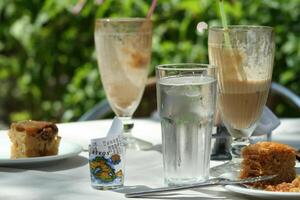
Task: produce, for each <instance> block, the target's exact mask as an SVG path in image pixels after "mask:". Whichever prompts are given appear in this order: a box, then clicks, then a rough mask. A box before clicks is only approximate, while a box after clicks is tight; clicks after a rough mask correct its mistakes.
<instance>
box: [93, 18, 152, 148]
mask: <svg viewBox="0 0 300 200" xmlns="http://www.w3.org/2000/svg"><path fill="white" fill-rule="evenodd" d="M94 36H95V44H96V53H97V60H98V66H99V70H100V75H101V81H102V84H103V87H104V90H105V93H106V96H107V99H108V101H109V103H110V106H111V107H112V109H113V111H114V113H115V114H116V115H117V116H118V117H120V119H121V120H122V121H123V124H124V135H125V136H126V141H127V148H130V149H136V150H140V149H147V148H150V147H151V144H150V143H148V142H145V141H142V140H139V139H137V138H134V137H132V134H131V129H132V128H133V122H132V121H131V117H132V115H133V113H134V111H135V110H136V108H137V106H138V105H139V103H140V101H141V98H142V95H143V92H144V88H145V85H146V81H147V76H148V71H149V67H150V61H151V47H152V22H151V20H149V19H146V18H117V19H110V18H107V19H97V21H96V26H95V35H94Z"/></svg>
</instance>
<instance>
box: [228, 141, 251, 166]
mask: <svg viewBox="0 0 300 200" xmlns="http://www.w3.org/2000/svg"><path fill="white" fill-rule="evenodd" d="M249 144H250V141H249V138H248V137H242V138H234V139H233V141H232V144H231V152H232V159H233V161H234V160H238V159H241V151H242V148H243V147H245V146H247V145H249Z"/></svg>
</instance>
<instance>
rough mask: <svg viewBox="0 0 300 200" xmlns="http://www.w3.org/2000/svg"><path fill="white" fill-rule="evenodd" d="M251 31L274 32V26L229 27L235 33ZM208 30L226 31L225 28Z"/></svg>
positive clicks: (219, 27)
mask: <svg viewBox="0 0 300 200" xmlns="http://www.w3.org/2000/svg"><path fill="white" fill-rule="evenodd" d="M250 29H252V30H253V29H254V30H271V31H272V30H274V27H272V26H261V25H228V29H227V30H229V31H230V30H234V31H248V30H250ZM208 30H212V31H225V28H224V27H223V26H212V27H209V28H208Z"/></svg>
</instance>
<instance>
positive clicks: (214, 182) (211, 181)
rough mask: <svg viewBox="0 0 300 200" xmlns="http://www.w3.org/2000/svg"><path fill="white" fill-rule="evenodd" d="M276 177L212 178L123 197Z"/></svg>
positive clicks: (135, 196) (253, 181) (252, 181)
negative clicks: (202, 181)
mask: <svg viewBox="0 0 300 200" xmlns="http://www.w3.org/2000/svg"><path fill="white" fill-rule="evenodd" d="M276 176H277V175H272V176H258V177H254V178H246V179H239V180H230V179H227V178H212V179H209V180H208V181H206V182H204V183H195V184H191V185H184V186H174V187H161V188H154V189H149V190H144V191H139V192H129V193H126V194H125V197H127V198H137V197H143V196H149V195H152V194H155V195H157V194H160V193H165V192H171V191H178V190H186V189H192V188H200V187H206V186H213V185H236V184H245V183H255V182H258V181H265V180H269V179H272V178H275V177H276Z"/></svg>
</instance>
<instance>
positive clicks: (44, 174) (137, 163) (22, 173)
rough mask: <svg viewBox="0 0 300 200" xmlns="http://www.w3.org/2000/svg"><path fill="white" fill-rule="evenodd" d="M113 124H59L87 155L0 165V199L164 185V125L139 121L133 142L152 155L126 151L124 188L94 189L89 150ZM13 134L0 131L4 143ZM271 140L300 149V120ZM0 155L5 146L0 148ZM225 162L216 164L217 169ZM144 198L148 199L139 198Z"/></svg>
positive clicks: (105, 195) (113, 198) (68, 198)
mask: <svg viewBox="0 0 300 200" xmlns="http://www.w3.org/2000/svg"><path fill="white" fill-rule="evenodd" d="M111 123H112V120H111V119H105V120H95V121H85V122H70V123H60V124H57V126H58V129H59V135H60V136H61V138H62V139H63V140H64V141H67V142H70V143H75V144H79V145H80V146H81V147H82V149H83V151H82V152H81V153H79V154H78V155H74V156H72V157H69V158H66V159H62V160H56V161H48V162H39V163H24V164H21V165H20V164H18V165H14V164H9V165H7V164H6V165H2V164H1V160H0V199H4V200H7V199H22V200H27V199H30V200H32V199H39V200H40V199H45V200H60V199H61V200H77V199H88V200H93V199H95V200H99V199H101V200H118V199H127V198H126V197H125V195H124V194H125V193H126V192H130V191H139V190H145V189H148V188H156V187H162V186H164V179H163V177H164V176H163V162H162V160H163V158H162V141H161V128H160V122H159V121H157V120H153V119H150V118H148V119H134V128H133V131H132V134H133V136H134V137H137V138H139V139H142V140H145V141H148V142H150V143H152V145H153V146H152V148H151V149H149V150H143V151H135V150H126V159H125V183H124V187H122V188H120V189H117V190H96V189H94V188H92V187H91V181H90V171H89V161H88V156H89V155H88V152H87V149H88V145H89V144H90V142H91V139H95V138H101V137H105V136H106V134H107V132H108V130H109V128H110V126H111ZM7 132H8V130H2V131H0V140H1V138H5V137H8V136H7ZM271 138H272V140H274V141H280V142H283V143H286V144H289V145H292V146H294V147H295V148H298V149H300V118H293V119H281V124H280V126H279V127H278V128H277V129H275V130H274V131H273V133H272V137H271ZM0 151H1V146H0ZM222 163H224V161H211V162H210V166H211V167H213V166H217V165H219V164H222ZM149 198H153V199H184V200H194V199H200V200H202V199H233V200H235V199H256V198H255V197H251V196H247V195H241V194H236V193H233V192H230V191H228V190H226V189H225V188H224V186H212V187H205V188H197V189H190V190H184V191H176V192H172V193H170V194H167V195H163V196H153V197H147V198H144V199H149ZM139 199H143V198H139Z"/></svg>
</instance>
